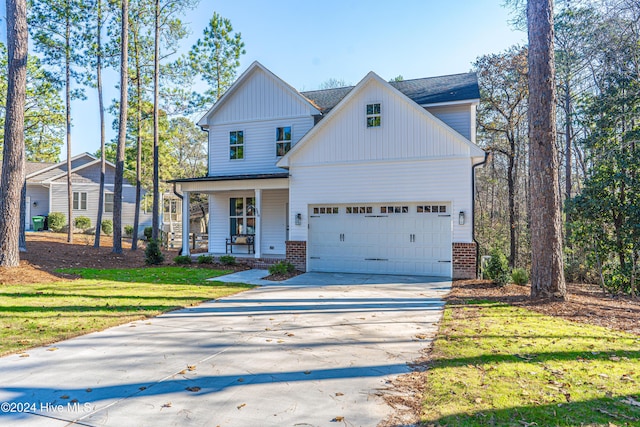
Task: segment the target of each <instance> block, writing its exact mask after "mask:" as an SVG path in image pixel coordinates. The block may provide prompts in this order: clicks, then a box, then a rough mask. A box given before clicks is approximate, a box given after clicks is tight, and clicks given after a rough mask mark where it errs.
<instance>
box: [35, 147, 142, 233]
mask: <svg viewBox="0 0 640 427" xmlns="http://www.w3.org/2000/svg"><path fill="white" fill-rule="evenodd" d="M25 175H26V180H27V204H26V205H27V209H26V212H25V228H26V229H27V230H33V221H32V218H33V217H34V216H36V215H41V216H44V215H48V214H49V213H51V212H62V213H63V214H64V215H65V216H67V215H68V207H67V161H66V160H64V161H62V162H60V163H38V162H27V164H26V170H25ZM71 177H72V178H71V179H72V190H73V218H77V217H79V216H86V217H88V218H90V219H91V226H92V227H94V226H95V225H96V221H97V218H98V200H99V195H100V159H98V158H96V157H94V156H92V155H91V154H89V153H83V154H79V155H77V156H75V157H72V158H71ZM114 179H115V165H114V164H113V163H110V162H107V163H106V174H105V203H104V212H103V214H102V219H103V220H105V219H113V187H114ZM122 194H123V196H122V198H123V204H122V225H123V227H124V226H125V225H133V219H134V214H135V201H136V188H135V185H131V183H129V182H128V181H127V180H126V179H125V181H124V186H123V188H122ZM150 225H151V209H148V210H147V211H146V212H145V210H144V207H142V211H141V212H140V227H139V228H140V230H142V229H144V227H146V226H150Z"/></svg>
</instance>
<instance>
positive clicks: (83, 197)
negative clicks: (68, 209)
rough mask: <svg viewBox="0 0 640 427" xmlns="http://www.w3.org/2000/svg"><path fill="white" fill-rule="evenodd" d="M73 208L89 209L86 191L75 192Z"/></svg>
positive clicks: (77, 209) (78, 209) (75, 209)
mask: <svg viewBox="0 0 640 427" xmlns="http://www.w3.org/2000/svg"><path fill="white" fill-rule="evenodd" d="M73 210H74V211H86V210H87V193H86V192H84V191H74V192H73Z"/></svg>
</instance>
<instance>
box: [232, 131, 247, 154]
mask: <svg viewBox="0 0 640 427" xmlns="http://www.w3.org/2000/svg"><path fill="white" fill-rule="evenodd" d="M229 158H230V159H231V160H241V159H244V133H243V132H242V131H241V130H234V131H232V132H229Z"/></svg>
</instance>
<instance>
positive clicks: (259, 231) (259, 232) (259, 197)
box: [253, 189, 262, 258]
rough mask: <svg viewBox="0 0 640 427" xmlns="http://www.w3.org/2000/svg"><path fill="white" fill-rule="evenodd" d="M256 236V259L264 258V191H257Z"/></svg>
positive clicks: (254, 241)
mask: <svg viewBox="0 0 640 427" xmlns="http://www.w3.org/2000/svg"><path fill="white" fill-rule="evenodd" d="M255 192H256V235H255V236H254V238H253V239H254V240H253V243H254V248H255V258H260V257H262V250H261V242H262V238H261V237H262V190H259V189H256V190H255Z"/></svg>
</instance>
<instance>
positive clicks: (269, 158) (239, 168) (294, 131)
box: [209, 116, 313, 176]
mask: <svg viewBox="0 0 640 427" xmlns="http://www.w3.org/2000/svg"><path fill="white" fill-rule="evenodd" d="M286 126H291V145H292V146H293V145H295V144H296V143H297V142H298V141H299V140H300V139H301V138H302V137H303V136H304V135H305V134H306V133H307V132H308V131H309V129H311V128H312V127H313V117H311V116H305V117H296V118H289V119H280V120H268V121H247V122H237V123H232V124H225V125H219V126H213V127H211V128H210V130H209V150H210V151H209V171H210V175H212V176H216V175H233V174H253V173H281V172H285V170H284V169H281V168H278V167H276V161H277V160H278V158H279V157H277V156H276V129H277V128H278V127H286ZM232 131H242V132H243V138H244V159H238V160H231V159H229V133H230V132H232Z"/></svg>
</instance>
